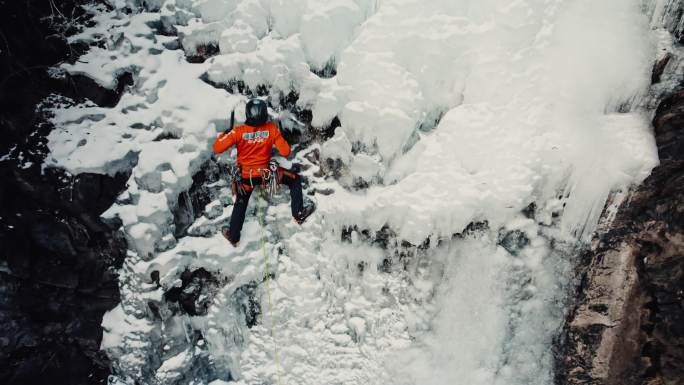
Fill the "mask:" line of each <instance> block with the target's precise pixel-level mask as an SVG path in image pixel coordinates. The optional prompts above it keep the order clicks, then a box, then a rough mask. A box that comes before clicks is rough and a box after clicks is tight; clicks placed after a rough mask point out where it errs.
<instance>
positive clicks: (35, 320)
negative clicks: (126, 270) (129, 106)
mask: <svg viewBox="0 0 684 385" xmlns="http://www.w3.org/2000/svg"><path fill="white" fill-rule="evenodd" d="M85 3H86V1H83V0H67V1H60V2H47V1H21V2H17V1H0V8H1V9H2V10H3V12H1V13H0V20H1V21H0V32H1V33H2V37H3V43H4V44H3V47H2V49H3V52H2V55H0V74H1V75H0V104H1V105H2V106H3V108H2V109H1V110H0V127H1V129H2V132H3V135H2V138H0V156H1V157H2V160H1V161H0V178H2V183H1V184H0V202H1V204H0V383H3V384H22V385H23V384H44V383H46V382H49V383H51V384H101V383H106V381H107V377H108V375H109V373H110V364H109V360H108V358H107V357H106V356H105V355H104V353H102V352H100V341H101V339H102V328H101V323H102V315H103V314H104V312H105V311H107V310H109V309H111V308H113V307H114V306H115V305H116V304H117V303H119V288H118V279H117V273H116V270H117V269H118V268H119V267H120V266H121V264H122V262H123V259H124V257H125V255H126V242H125V240H124V239H123V237H122V235H120V234H119V233H118V232H117V231H116V230H115V228H117V227H118V226H116V224H114V226H113V227H111V226H110V225H107V224H105V223H103V222H102V221H101V220H100V218H99V216H100V214H101V213H102V212H103V211H104V210H106V209H107V208H108V207H109V206H110V205H111V204H112V203H113V202H114V199H115V197H116V196H117V195H118V194H119V192H121V191H122V189H123V188H124V187H125V183H126V180H127V179H128V175H125V174H120V175H117V176H115V177H111V176H106V175H98V174H81V175H77V176H74V175H70V174H68V173H66V172H64V171H62V170H57V169H50V168H48V169H42V167H41V163H42V161H43V159H44V157H45V154H46V145H45V144H46V139H45V136H46V135H47V134H48V133H49V132H50V131H51V130H52V128H53V127H52V126H51V124H50V123H49V121H48V118H49V113H48V112H46V108H45V107H49V106H48V105H47V104H49V102H47V103H45V102H43V101H44V100H45V98H46V97H48V96H49V95H61V96H60V97H59V98H61V99H58V100H61V101H63V100H67V99H69V100H72V101H76V102H78V101H83V100H86V99H88V100H90V101H92V102H93V103H95V104H98V105H102V106H111V105H115V104H116V103H117V101H118V100H119V98H120V95H121V92H122V91H123V89H124V88H125V87H126V85H127V84H130V83H131V81H132V77H131V76H130V75H122V77H121V78H120V81H119V84H118V87H117V88H116V89H114V90H108V89H104V88H102V87H100V86H99V85H97V84H96V83H95V82H94V81H93V80H91V79H89V78H86V77H83V76H68V75H66V74H56V73H55V71H54V68H51V67H52V66H55V65H57V64H59V63H61V62H65V61H67V62H69V61H73V60H76V58H77V57H78V56H79V55H80V54H82V53H83V52H85V51H86V50H87V49H88V46H83V45H69V44H68V43H67V41H66V36H68V35H69V34H71V33H74V32H76V31H77V30H78V28H79V25H82V24H83V23H88V22H89V21H88V15H87V14H86V12H85V11H84V10H83V9H82V8H80V5H82V4H85ZM56 7H57V8H56ZM55 100H56V101H57V99H55ZM39 103H42V105H41V106H42V107H40V106H39ZM37 106H39V107H37ZM5 155H7V156H5ZM48 379H49V380H48Z"/></svg>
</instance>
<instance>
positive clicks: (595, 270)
mask: <svg viewBox="0 0 684 385" xmlns="http://www.w3.org/2000/svg"><path fill="white" fill-rule="evenodd" d="M677 17H678V19H675V20H681V12H680V13H679V14H678V15H677ZM681 25H682V24H681V22H680V23H674V24H673V27H675V28H680V30H673V31H672V32H673V35H674V36H675V38H678V39H679V40H680V42H681V40H682V36H683V35H682V33H681V32H682V31H681ZM671 58H672V55H670V54H666V55H665V56H664V57H663V59H662V60H660V61H659V62H658V63H656V65H655V67H654V74H653V81H654V83H657V82H658V81H659V80H660V77H661V74H662V71H663V68H664V67H665V66H667V64H668V62H669V61H670V60H671ZM670 64H671V65H672V63H670ZM674 81H675V82H679V83H680V84H679V86H678V87H677V88H676V89H675V90H670V91H669V92H667V93H665V95H664V96H663V97H661V98H660V101H659V103H658V107H657V109H656V111H655V116H654V118H653V128H654V134H655V140H656V143H657V146H658V155H659V158H660V165H659V166H658V167H656V168H655V169H654V170H653V172H652V173H651V175H650V176H649V177H648V178H647V179H646V180H645V181H644V182H643V183H642V184H641V185H640V186H639V187H638V188H637V189H636V190H635V191H634V192H633V193H632V194H631V195H630V196H629V197H628V198H627V199H626V200H625V201H624V202H623V203H622V204H621V205H620V207H619V209H618V213H617V216H616V217H615V220H614V221H613V222H612V223H611V225H610V226H609V228H608V229H607V231H606V232H605V233H603V234H602V235H600V237H599V238H598V239H597V240H596V242H595V244H594V246H593V247H592V248H591V250H589V251H588V252H586V254H585V255H584V261H585V262H584V265H583V267H582V269H583V271H582V281H581V284H580V287H579V291H578V298H577V302H576V305H575V307H574V308H573V309H572V311H571V313H570V315H569V317H568V320H567V324H566V329H565V331H564V333H563V334H562V336H561V341H560V342H559V346H560V349H559V351H558V352H557V357H558V361H557V363H558V370H557V377H556V381H557V383H559V384H615V385H618V384H621V385H627V384H649V385H656V384H658V385H660V384H668V385H670V384H671V385H674V384H683V383H684V83H681V82H682V79H681V74H680V73H679V74H675V79H674Z"/></svg>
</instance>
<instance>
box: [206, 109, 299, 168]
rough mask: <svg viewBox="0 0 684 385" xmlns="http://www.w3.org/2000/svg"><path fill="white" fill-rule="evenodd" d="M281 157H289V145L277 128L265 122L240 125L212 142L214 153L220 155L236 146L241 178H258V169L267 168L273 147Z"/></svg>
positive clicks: (273, 124)
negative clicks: (254, 125)
mask: <svg viewBox="0 0 684 385" xmlns="http://www.w3.org/2000/svg"><path fill="white" fill-rule="evenodd" d="M274 145H275V146H276V149H277V150H278V152H279V153H280V155H282V156H288V155H290V145H289V144H288V143H287V142H286V141H285V139H283V136H282V134H281V133H280V130H279V129H278V126H277V125H276V124H275V123H273V122H267V123H266V124H264V125H262V126H257V127H252V126H248V125H241V126H237V127H235V128H233V129H232V130H231V131H230V132H229V133H227V134H219V136H218V137H217V138H216V141H215V142H214V152H215V153H217V154H220V153H222V152H224V151H226V150H227V149H229V148H231V147H232V146H237V163H238V165H239V166H240V167H242V176H243V177H249V176H250V170H251V171H252V173H251V176H253V177H256V176H260V175H261V174H260V169H266V168H268V162H269V161H270V160H271V149H272V148H273V146H274Z"/></svg>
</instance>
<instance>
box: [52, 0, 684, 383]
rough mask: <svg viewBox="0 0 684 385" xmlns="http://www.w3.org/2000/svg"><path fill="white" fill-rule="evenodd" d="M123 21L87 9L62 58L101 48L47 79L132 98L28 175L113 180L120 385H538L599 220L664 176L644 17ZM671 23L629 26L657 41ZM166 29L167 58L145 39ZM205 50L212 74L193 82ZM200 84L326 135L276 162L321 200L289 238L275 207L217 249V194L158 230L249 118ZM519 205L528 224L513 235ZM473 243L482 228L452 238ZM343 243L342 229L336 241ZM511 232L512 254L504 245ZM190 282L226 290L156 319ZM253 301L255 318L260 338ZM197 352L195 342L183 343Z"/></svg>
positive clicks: (485, 11) (88, 114)
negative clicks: (198, 306) (198, 279)
mask: <svg viewBox="0 0 684 385" xmlns="http://www.w3.org/2000/svg"><path fill="white" fill-rule="evenodd" d="M125 3H126V2H125V1H123V0H121V1H116V2H112V4H113V5H114V8H115V9H114V10H112V11H107V10H105V9H97V10H96V12H98V16H97V17H96V19H95V20H96V22H97V25H96V26H94V27H92V28H88V29H86V30H84V31H83V32H82V33H80V34H79V35H77V36H74V37H73V38H72V39H74V40H84V41H92V40H96V39H100V40H102V42H103V43H104V48H93V49H92V50H91V51H90V52H89V53H88V54H86V55H84V56H83V57H82V58H81V59H80V60H79V61H77V62H76V63H75V64H73V65H70V64H64V65H62V67H63V69H64V70H66V71H68V72H71V73H81V74H86V75H88V76H91V77H93V79H95V80H96V81H97V82H98V83H100V84H101V85H103V86H105V87H109V88H114V87H115V86H116V78H117V76H118V75H119V74H121V73H123V72H124V71H131V72H133V73H134V79H135V83H134V85H132V86H131V87H130V88H129V89H128V90H127V92H126V93H124V95H123V97H122V98H121V100H120V102H119V103H118V104H117V105H116V106H115V107H113V108H102V107H98V106H95V105H93V104H92V103H85V104H83V105H79V106H72V107H70V106H68V105H66V104H65V105H64V106H61V107H56V108H55V110H54V112H55V118H54V123H55V125H56V126H57V128H56V129H55V130H54V131H53V132H52V133H51V134H50V137H49V147H50V149H51V154H50V156H49V157H48V160H47V162H46V164H45V165H44V166H58V167H63V168H65V169H67V170H68V171H69V172H71V173H73V174H77V173H80V172H98V173H108V174H112V175H113V174H115V173H117V172H120V171H125V170H128V169H131V177H130V179H129V181H128V186H127V191H126V192H124V193H123V194H122V195H121V196H120V197H119V199H118V200H117V203H115V204H114V205H113V206H112V207H111V208H110V209H109V210H108V211H107V212H106V213H105V214H104V216H105V217H118V218H120V219H121V220H122V222H123V231H124V233H125V234H126V237H127V240H128V242H129V248H130V250H129V257H128V258H127V260H126V263H125V265H124V268H122V269H121V271H120V277H121V278H120V280H121V293H122V304H121V305H120V306H118V307H117V308H115V309H114V310H112V311H110V312H108V313H107V314H106V316H105V319H104V320H103V327H104V329H105V335H104V339H103V345H102V346H103V349H105V351H106V352H107V353H108V354H109V355H110V356H111V357H112V359H113V360H114V362H115V376H116V378H115V379H113V380H112V381H116V382H117V383H133V382H135V381H138V382H142V383H145V382H149V381H153V380H154V381H157V382H160V383H162V382H163V383H181V382H182V381H188V377H187V376H189V375H191V374H192V375H197V376H200V377H197V378H195V379H194V380H193V381H195V382H194V383H212V384H224V383H235V384H240V385H247V384H250V385H251V384H255V385H256V384H267V383H268V384H275V383H280V384H298V385H301V384H312V385H313V384H316V385H320V384H345V385H351V384H399V385H401V384H406V385H408V384H435V385H437V384H439V385H441V384H454V383H458V384H469V385H474V384H483V385H484V384H487V385H490V384H549V383H551V382H552V372H551V371H552V361H551V360H552V357H551V351H550V345H551V342H552V338H553V337H554V335H555V333H556V332H557V330H558V328H559V326H560V325H561V322H562V320H563V310H564V302H563V301H564V299H565V293H566V290H567V287H568V285H569V280H570V278H571V269H572V266H573V252H574V250H575V247H577V246H578V245H579V246H581V245H582V244H583V243H585V242H586V241H588V240H589V239H590V237H591V235H592V233H593V231H594V229H595V228H596V225H597V222H598V220H599V216H600V214H601V212H602V210H603V209H604V206H605V202H606V200H607V199H608V197H609V196H610V195H611V194H616V193H617V194H619V195H620V196H624V194H625V193H626V192H627V191H628V189H629V188H630V187H631V186H633V185H634V184H637V183H639V182H641V181H642V180H643V179H644V178H645V177H646V176H647V175H648V173H649V172H650V170H651V168H652V167H654V166H655V165H656V164H657V162H658V158H657V152H656V149H655V145H654V142H653V138H652V133H651V129H650V127H649V122H648V121H649V112H648V110H647V109H646V107H648V106H647V104H648V103H647V102H645V99H646V94H647V92H648V86H649V81H650V68H651V65H652V62H653V60H654V58H656V57H659V56H658V55H660V54H659V53H658V54H657V53H656V46H658V45H663V44H665V43H663V42H665V41H667V39H666V38H665V37H664V36H663V34H664V32H663V31H662V30H658V31H656V32H655V33H651V31H650V28H651V26H650V25H649V21H648V17H649V15H647V14H646V13H644V10H643V9H642V7H641V5H642V4H641V2H640V1H637V0H604V1H602V2H599V3H597V2H595V1H589V0H577V1H562V0H517V1H513V2H511V1H503V0H480V1H468V0H434V1H431V2H429V3H426V2H424V1H419V0H383V1H371V0H331V1H313V0H292V1H285V0H243V1H238V0H230V1H229V0H226V1H221V0H165V1H159V4H158V5H159V8H160V11H159V13H149V12H140V13H134V14H131V15H124V14H123V13H122V12H121V7H123V6H124V4H125ZM128 3H135V1H132V2H131V1H128ZM666 8H667V7H666V4H665V3H663V2H662V1H655V2H654V4H649V7H646V8H645V9H646V10H647V11H648V12H650V15H651V16H652V18H653V19H654V20H656V19H657V20H663V19H665V18H666V17H665V16H664V13H666V12H665V11H664V9H666ZM94 12H95V11H94ZM162 17H163V18H164V20H165V22H169V23H173V24H174V25H175V27H176V28H177V29H178V31H179V38H180V41H181V44H182V50H171V49H167V46H172V44H173V39H174V37H169V36H161V35H155V34H154V33H153V31H152V29H151V27H150V26H149V25H150V24H151V23H152V22H156V21H159V20H160V18H162ZM207 45H216V46H218V48H219V51H220V52H219V54H218V55H217V56H214V57H212V58H209V59H208V60H207V61H206V62H204V63H197V64H192V63H188V62H187V61H186V60H185V55H186V54H187V55H197V54H199V53H200V51H201V49H200V48H201V47H202V46H207ZM333 70H334V71H333ZM678 70H679V69H671V70H670V71H678ZM668 73H671V72H668ZM203 75H206V77H207V78H208V79H209V80H210V81H212V82H214V83H217V84H219V85H220V84H228V83H231V82H233V81H235V80H241V81H243V82H244V84H245V85H247V86H248V87H250V89H252V90H254V89H255V88H256V87H257V86H259V85H268V86H269V87H270V89H269V91H270V95H269V97H270V99H271V101H272V102H273V103H274V104H277V102H278V100H279V99H280V98H281V97H282V96H283V95H286V94H288V93H289V92H291V91H295V92H297V93H298V95H299V99H298V101H297V103H298V106H299V107H301V108H308V109H311V111H312V113H313V120H312V125H313V127H314V128H321V127H324V126H326V125H327V124H329V123H330V122H331V121H332V120H333V119H334V118H335V117H337V118H338V119H339V120H340V122H341V127H338V128H337V129H336V130H335V135H334V136H333V138H331V139H330V140H328V141H326V142H324V143H314V144H312V145H311V146H310V147H309V148H305V149H302V150H301V151H299V152H297V153H296V155H295V158H294V159H291V160H288V162H289V161H292V160H293V161H295V162H297V163H300V164H303V165H304V166H308V167H305V168H304V169H305V171H304V172H303V174H304V175H305V176H306V177H307V178H308V179H309V181H310V189H309V191H313V190H316V191H323V190H331V191H334V193H333V194H331V195H320V194H317V195H315V196H314V199H315V200H316V201H317V205H318V209H317V212H316V213H315V214H314V215H313V216H312V217H311V218H310V219H309V221H308V222H307V223H306V224H304V225H303V226H301V227H300V226H297V225H296V224H294V223H293V222H292V220H291V218H290V213H289V202H288V199H287V198H285V197H277V198H276V199H275V200H274V201H273V202H272V203H271V205H270V206H269V207H268V208H267V209H265V208H264V207H263V206H262V207H261V208H260V209H257V206H258V205H259V204H261V205H263V204H264V203H263V202H261V203H260V202H259V200H258V197H257V194H254V196H253V198H252V201H251V204H250V208H249V210H248V219H247V222H246V223H245V227H244V229H243V233H242V241H241V244H240V246H239V247H238V248H231V247H230V246H229V245H228V244H227V243H226V242H225V240H224V239H223V237H222V236H221V234H220V232H219V229H220V228H221V226H223V225H225V224H226V223H227V221H228V218H229V217H230V210H231V206H230V204H231V202H230V197H229V192H228V189H227V184H226V183H225V182H220V183H217V184H216V185H213V186H209V187H211V188H213V189H214V192H215V193H214V195H212V199H213V200H212V201H211V202H210V203H209V204H208V205H206V207H204V210H203V212H202V213H197V214H198V215H199V218H197V220H196V221H195V222H194V223H192V224H191V226H190V227H189V229H188V235H186V236H183V237H180V238H179V239H176V237H175V235H174V234H175V230H176V229H175V228H174V225H173V223H174V220H173V214H172V209H174V208H175V207H176V206H177V204H178V197H179V195H180V194H184V193H185V192H186V191H187V190H188V189H189V188H190V186H191V184H192V176H193V175H194V174H195V173H196V172H197V171H198V170H199V168H200V167H201V166H202V165H203V164H204V163H205V162H206V161H207V160H208V159H209V158H210V144H211V142H212V140H213V138H214V136H215V134H216V132H217V131H218V130H221V129H223V128H224V127H225V126H226V124H227V123H226V119H227V118H228V116H229V113H230V111H231V110H232V109H233V108H235V107H236V106H237V108H238V110H239V109H240V107H241V106H242V105H243V102H244V100H245V98H244V97H243V96H239V95H231V94H230V93H228V92H227V91H225V90H223V89H219V88H215V87H213V86H211V85H209V84H207V83H205V82H204V81H203V80H202V79H201V77H203ZM319 75H320V76H319ZM321 76H323V77H321ZM236 115H237V118H238V120H240V119H241V118H242V114H241V111H237V113H236ZM315 150H320V154H321V157H322V164H323V165H322V166H323V171H329V170H327V169H326V167H327V166H326V163H327V162H326V160H327V159H333V160H337V161H339V162H341V164H342V168H341V170H340V172H341V175H339V177H338V178H333V177H332V176H330V175H325V173H319V172H318V171H320V167H321V165H320V164H314V163H312V162H311V160H310V159H312V157H306V156H305V155H306V154H307V153H308V152H309V151H315ZM233 157H234V154H224V155H223V158H222V162H225V161H230V159H232V158H233ZM364 184H367V185H368V186H369V187H367V188H357V187H358V186H363V185H364ZM282 190H284V191H281V195H286V194H287V189H286V188H283V189H282ZM531 203H534V204H535V205H536V207H537V210H536V216H535V220H532V219H528V218H525V217H524V216H523V215H522V214H521V210H523V209H524V208H526V207H527V206H529V205H530V204H531ZM261 210H265V214H264V215H265V223H266V224H267V225H266V227H265V228H264V229H261V228H260V225H259V222H258V220H257V218H256V215H255V212H256V213H258V212H260V211H261ZM556 217H557V218H556ZM473 222H486V223H487V224H488V227H486V228H485V229H484V230H481V231H475V232H473V233H469V234H466V235H463V236H457V237H454V235H455V234H458V233H461V232H463V231H464V229H466V227H467V226H468V225H469V224H470V223H473ZM347 226H356V229H355V230H351V231H350V233H349V240H348V241H344V240H341V238H342V237H341V233H342V231H343V229H347ZM383 229H385V230H387V231H389V232H393V233H395V234H396V240H394V239H393V238H392V239H390V241H389V244H388V245H386V247H384V248H383V247H380V245H379V243H382V242H380V241H378V242H375V243H373V242H372V237H373V236H374V234H376V232H377V231H380V230H383ZM385 230H383V231H385ZM262 231H263V237H264V242H265V244H264V245H263V248H262V245H261V244H260V240H261V237H262ZM369 234H370V237H369ZM511 234H514V235H515V234H524V241H520V242H522V243H521V244H520V245H519V247H518V246H515V245H513V246H511V245H508V244H507V242H508V243H510V242H513V243H515V242H517V241H515V240H511V239H509V237H513V235H511ZM426 240H428V241H429V246H426V247H425V248H416V247H413V246H407V245H403V246H402V245H401V241H407V242H410V243H411V244H413V245H421V244H426V245H428V243H426ZM395 241H396V243H395ZM516 247H517V248H516ZM264 250H265V254H264ZM265 257H267V258H269V261H270V263H269V266H270V267H269V270H270V272H271V273H274V275H275V278H274V279H273V280H271V281H270V283H269V288H270V292H267V291H266V285H264V284H263V283H262V280H263V277H264V274H265V272H264V269H265V260H264V258H265ZM387 265H390V267H387ZM198 268H204V269H206V270H208V271H210V272H212V273H214V274H216V275H217V277H219V278H220V279H221V280H222V281H221V282H222V283H221V286H220V288H219V290H218V293H217V294H216V296H215V297H213V298H211V302H210V304H209V309H208V313H207V314H206V315H201V316H194V317H190V316H188V315H184V314H171V312H170V311H168V310H167V311H165V312H164V311H163V312H162V314H161V315H159V317H161V318H162V320H159V319H158V317H157V316H156V315H154V314H153V312H152V311H151V310H150V307H149V305H148V303H149V302H153V303H155V302H156V303H159V302H163V300H162V296H163V293H164V292H165V291H167V290H169V289H171V288H173V287H177V286H179V285H180V284H181V280H180V275H181V273H182V272H183V271H184V270H185V269H191V270H193V269H198ZM154 271H158V272H159V276H160V280H159V285H160V287H157V285H156V283H152V282H151V273H152V272H154ZM249 285H254V286H255V287H256V288H255V294H254V295H255V296H256V300H258V302H259V303H260V304H261V314H260V315H259V316H258V322H257V324H256V325H254V326H253V327H252V328H248V327H247V325H246V323H245V314H244V312H245V310H244V301H246V298H247V295H246V294H245V293H244V290H246V289H245V288H246V287H249ZM269 296H270V300H271V302H272V309H271V308H269V306H268V302H269V301H268V298H269ZM194 331H199V332H201V334H202V336H203V338H204V339H206V344H205V343H204V342H203V343H202V344H200V343H197V344H196V345H193V344H192V343H191V341H192V339H191V338H190V337H189V336H190V335H192V333H193V332H194ZM276 347H277V348H278V350H279V354H278V359H277V360H276V357H275V349H276ZM207 357H209V358H208V359H207ZM206 362H208V364H207V363H206ZM200 363H204V364H202V365H208V366H207V367H204V368H201V370H197V367H196V365H200ZM202 376H204V377H202ZM229 378H233V379H235V381H232V382H228V379H229Z"/></svg>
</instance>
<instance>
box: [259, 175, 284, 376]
mask: <svg viewBox="0 0 684 385" xmlns="http://www.w3.org/2000/svg"><path fill="white" fill-rule="evenodd" d="M263 194H264V191H263V188H262V189H260V190H259V199H258V200H257V202H258V203H257V211H258V217H259V234H260V237H261V249H262V250H263V252H264V281H265V283H266V295H267V297H268V313H269V317H271V337H272V338H273V351H274V355H275V364H276V377H277V379H278V385H280V355H279V352H278V340H277V338H276V330H275V320H274V318H273V303H272V302H271V285H270V281H271V273H270V258H269V253H267V252H266V240H265V237H264V221H265V216H266V212H265V211H263V210H262V209H261V200H262V199H263Z"/></svg>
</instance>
